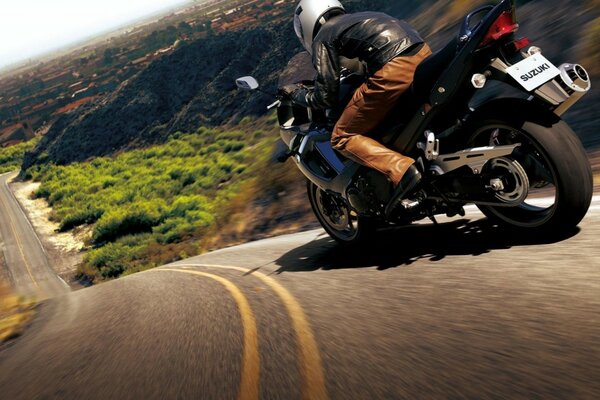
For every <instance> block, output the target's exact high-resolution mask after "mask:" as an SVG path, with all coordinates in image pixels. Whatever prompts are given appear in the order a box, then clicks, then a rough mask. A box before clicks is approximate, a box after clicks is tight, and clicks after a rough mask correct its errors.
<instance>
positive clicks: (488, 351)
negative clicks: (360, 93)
mask: <svg viewBox="0 0 600 400" xmlns="http://www.w3.org/2000/svg"><path fill="white" fill-rule="evenodd" d="M599 226H600V199H599V198H598V197H596V198H595V199H594V203H593V205H592V208H591V209H590V212H589V214H588V215H587V217H586V218H585V219H584V221H583V222H582V223H581V224H580V227H579V228H578V229H576V230H574V231H569V232H561V233H560V235H553V236H551V237H550V236H548V237H531V236H524V235H518V234H514V233H511V232H509V231H506V230H503V229H501V228H498V227H494V226H492V225H490V224H489V223H488V222H487V221H486V220H485V219H481V215H480V214H478V213H476V212H475V211H474V210H473V209H470V210H469V213H468V214H467V216H466V217H465V218H458V219H453V220H444V221H443V223H442V224H440V225H439V226H433V225H432V224H423V225H413V226H410V227H406V228H402V229H398V230H395V231H389V232H385V233H383V234H382V235H381V239H380V240H378V241H377V243H376V244H373V245H371V246H369V247H366V248H353V249H346V250H343V249H341V248H340V247H338V246H337V245H336V244H335V243H333V242H332V241H331V240H330V239H329V238H328V237H327V236H325V235H324V233H323V232H322V231H320V230H317V231H311V232H306V233H300V234H295V235H289V236H282V237H278V238H275V239H270V240H264V241H260V242H255V243H250V244H247V245H243V246H238V247H233V248H229V249H224V250H220V251H216V252H213V253H210V254H206V255H203V256H200V257H195V258H192V259H189V260H185V261H182V262H178V263H175V264H172V265H169V266H166V267H162V268H159V269H155V270H152V271H148V272H144V273H139V274H135V275H131V276H127V277H124V278H121V279H118V280H116V281H112V282H108V283H105V284H101V285H98V286H95V287H91V288H88V289H83V290H79V291H75V292H71V293H69V294H68V295H63V296H60V297H58V298H55V299H53V300H50V301H47V302H44V303H43V304H42V305H41V307H40V309H39V312H38V315H37V317H36V318H35V320H34V321H33V323H32V324H31V326H30V327H29V329H27V331H26V333H25V334H24V335H23V336H22V337H21V338H19V339H18V340H16V341H14V342H13V343H10V344H9V345H8V346H5V347H4V348H3V349H2V350H0V394H1V397H2V399H33V398H42V399H54V398H60V399H122V398H123V399H171V398H182V399H183V398H194V399H199V398H200V399H236V398H239V399H256V398H261V399H326V398H331V399H464V398H468V399H598V398H600V246H599V243H598V238H599V237H600V227H599Z"/></svg>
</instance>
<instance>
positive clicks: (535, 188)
mask: <svg viewBox="0 0 600 400" xmlns="http://www.w3.org/2000/svg"><path fill="white" fill-rule="evenodd" d="M519 125H520V126H519V127H515V126H514V124H511V123H510V122H506V121H500V120H485V121H481V122H478V123H476V124H475V126H473V127H472V129H471V132H473V135H472V137H471V140H470V145H473V146H498V145H507V144H516V143H520V144H521V145H520V146H519V147H518V148H517V149H516V150H515V152H514V153H513V157H514V158H515V159H516V160H517V161H518V162H519V164H520V165H522V166H523V168H524V170H525V172H526V173H527V178H528V179H529V184H530V191H529V193H528V195H527V197H526V198H525V200H524V201H523V202H522V203H521V204H520V205H518V206H516V207H493V206H480V207H479V208H480V210H481V211H482V212H483V213H484V214H485V215H486V216H487V217H488V218H490V219H491V220H494V221H498V222H502V223H504V224H508V225H511V226H516V227H519V228H525V229H535V230H540V231H541V230H546V229H569V228H573V227H575V226H576V225H577V224H578V223H579V222H580V221H581V220H582V218H583V217H584V216H585V214H586V213H587V211H588V209H589V206H590V204H591V200H592V192H593V177H592V171H591V167H590V163H589V161H588V159H587V155H586V153H585V150H584V149H583V146H582V145H581V142H580V141H579V139H578V138H577V136H576V135H575V133H574V132H573V131H572V130H571V128H569V126H568V125H567V124H566V123H565V122H564V121H561V120H559V121H557V122H556V123H554V124H553V125H551V126H543V125H539V124H536V123H534V122H531V121H527V122H525V123H523V124H522V125H521V124H519Z"/></svg>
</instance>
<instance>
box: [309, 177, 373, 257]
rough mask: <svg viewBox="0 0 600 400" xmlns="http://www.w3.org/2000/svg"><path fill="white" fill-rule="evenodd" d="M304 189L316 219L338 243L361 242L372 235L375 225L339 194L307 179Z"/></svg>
mask: <svg viewBox="0 0 600 400" xmlns="http://www.w3.org/2000/svg"><path fill="white" fill-rule="evenodd" d="M306 190H307V192H308V199H309V201H310V205H311V207H312V209H313V212H314V213H315V216H316V217H317V220H318V221H319V223H320V224H321V226H322V227H323V229H325V231H326V232H327V233H328V234H329V236H331V237H332V238H333V239H334V240H336V241H337V242H338V243H341V244H344V245H351V244H357V243H363V242H366V241H367V240H369V239H370V238H371V237H372V234H373V233H374V230H375V225H374V224H373V223H372V222H371V221H370V220H369V219H367V218H365V217H361V216H359V215H357V214H356V213H355V212H354V211H353V210H351V209H350V207H348V204H347V202H346V201H345V200H344V199H342V198H341V197H340V196H337V195H335V194H331V193H328V192H326V191H324V190H322V189H320V188H319V187H318V186H317V185H315V184H314V183H312V182H311V181H307V183H306Z"/></svg>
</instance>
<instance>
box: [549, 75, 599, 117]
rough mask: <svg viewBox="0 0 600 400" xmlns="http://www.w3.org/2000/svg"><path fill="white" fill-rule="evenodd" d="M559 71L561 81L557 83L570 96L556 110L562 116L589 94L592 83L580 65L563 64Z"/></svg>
mask: <svg viewBox="0 0 600 400" xmlns="http://www.w3.org/2000/svg"><path fill="white" fill-rule="evenodd" d="M558 69H559V71H560V75H559V78H560V79H557V81H558V82H559V84H560V86H561V87H562V89H563V90H564V91H565V92H567V94H568V95H569V98H568V99H567V100H566V101H564V102H563V103H562V104H561V105H559V106H558V107H557V108H556V109H555V110H554V113H555V114H556V115H559V116H560V115H563V114H564V113H565V112H566V111H567V110H568V109H569V108H571V106H573V104H575V103H576V102H577V101H579V99H581V98H582V97H583V96H584V95H585V94H586V93H587V92H589V90H590V89H591V88H592V81H591V80H590V75H589V74H588V72H587V71H586V70H585V68H583V67H582V66H581V65H579V64H562V65H561V66H560V67H558Z"/></svg>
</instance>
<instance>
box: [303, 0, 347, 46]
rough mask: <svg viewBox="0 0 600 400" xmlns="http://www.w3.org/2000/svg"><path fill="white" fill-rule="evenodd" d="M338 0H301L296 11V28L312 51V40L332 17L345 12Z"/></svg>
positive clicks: (304, 44)
mask: <svg viewBox="0 0 600 400" xmlns="http://www.w3.org/2000/svg"><path fill="white" fill-rule="evenodd" d="M345 13H346V11H345V10H344V6H343V5H342V3H340V2H339V1H337V0H301V1H300V3H298V6H297V7H296V11H295V12H294V30H295V31H296V35H297V36H298V39H300V42H302V45H303V46H304V48H305V49H306V50H307V51H308V52H309V53H312V42H313V39H314V38H315V36H317V33H318V32H319V29H321V26H323V25H324V24H325V22H327V21H328V20H329V19H330V18H331V17H333V16H336V15H340V14H345Z"/></svg>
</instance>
